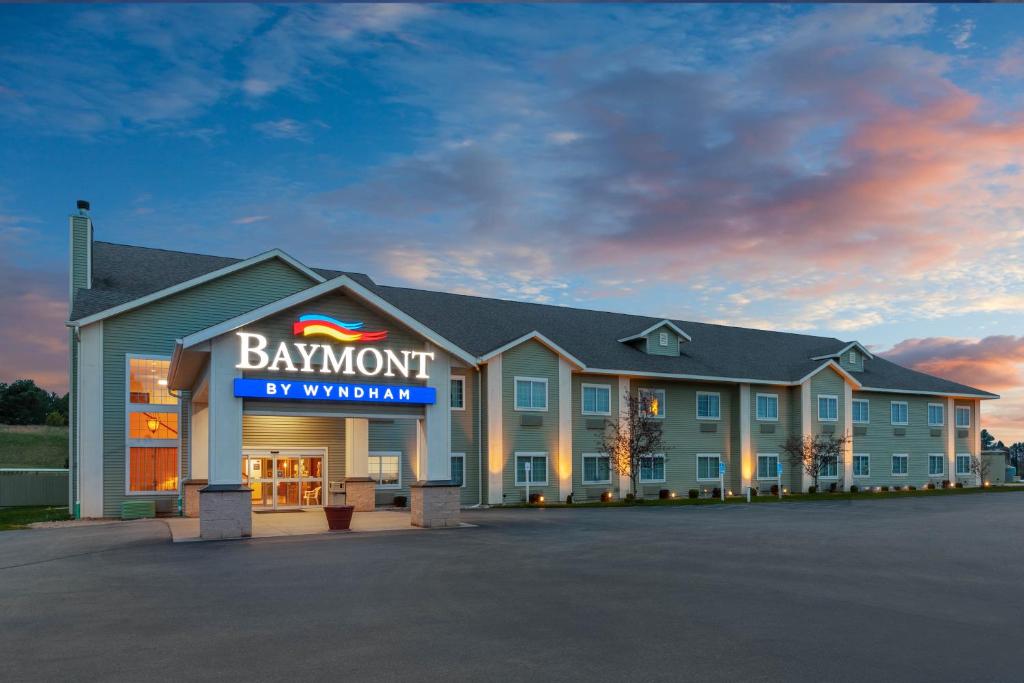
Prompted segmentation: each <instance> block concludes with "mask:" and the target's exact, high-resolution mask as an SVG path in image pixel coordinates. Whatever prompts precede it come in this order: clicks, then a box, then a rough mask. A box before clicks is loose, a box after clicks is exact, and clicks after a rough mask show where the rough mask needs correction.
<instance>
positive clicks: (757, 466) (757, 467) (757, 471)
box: [754, 453, 779, 481]
mask: <svg viewBox="0 0 1024 683" xmlns="http://www.w3.org/2000/svg"><path fill="white" fill-rule="evenodd" d="M761 458H774V459H775V467H773V468H772V474H771V476H769V477H762V476H761ZM754 479H756V480H757V481H779V454H778V453H758V454H757V456H756V459H755V460H754Z"/></svg>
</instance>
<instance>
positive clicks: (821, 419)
mask: <svg viewBox="0 0 1024 683" xmlns="http://www.w3.org/2000/svg"><path fill="white" fill-rule="evenodd" d="M823 398H824V399H829V400H832V401H835V403H836V416H835V417H822V416H821V399H823ZM838 421H839V397H838V396H836V395H835V394H818V422H838Z"/></svg>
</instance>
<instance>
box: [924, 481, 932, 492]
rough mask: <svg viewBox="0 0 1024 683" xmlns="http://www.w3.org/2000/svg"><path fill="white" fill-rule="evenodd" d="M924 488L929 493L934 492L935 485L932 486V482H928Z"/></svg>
mask: <svg viewBox="0 0 1024 683" xmlns="http://www.w3.org/2000/svg"><path fill="white" fill-rule="evenodd" d="M924 487H925V488H926V489H928V490H929V491H934V490H935V484H933V483H932V482H928V483H927V484H925V485H924Z"/></svg>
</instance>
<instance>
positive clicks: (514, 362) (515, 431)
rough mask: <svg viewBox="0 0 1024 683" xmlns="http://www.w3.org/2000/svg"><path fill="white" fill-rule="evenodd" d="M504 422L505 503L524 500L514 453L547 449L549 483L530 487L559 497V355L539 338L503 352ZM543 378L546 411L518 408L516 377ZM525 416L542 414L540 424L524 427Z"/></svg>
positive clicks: (532, 490)
mask: <svg viewBox="0 0 1024 683" xmlns="http://www.w3.org/2000/svg"><path fill="white" fill-rule="evenodd" d="M501 366H502V386H501V393H502V412H503V413H504V414H503V417H502V422H503V427H504V450H505V467H504V472H503V481H504V489H503V494H504V495H503V498H504V500H505V502H509V503H515V502H521V501H522V500H523V499H524V497H525V493H526V487H525V486H516V483H515V452H516V451H532V452H541V451H543V452H545V453H547V456H548V478H547V482H548V483H547V485H546V486H531V487H530V493H540V494H542V495H543V496H544V498H545V499H546V500H549V501H555V500H558V391H559V387H558V356H556V355H555V354H554V353H553V352H552V351H550V350H548V349H547V348H546V347H545V346H543V345H542V344H540V343H538V342H536V341H532V340H531V341H528V342H525V343H523V344H521V345H519V346H517V347H515V348H513V349H509V350H508V351H506V352H505V353H504V354H502V362H501ZM517 375H518V376H527V377H544V378H547V380H548V409H547V410H546V411H517V410H515V394H514V391H515V377H516V376H517ZM524 415H530V416H539V417H540V418H541V420H542V421H543V424H542V425H540V426H539V427H524V426H522V424H521V418H522V416H524Z"/></svg>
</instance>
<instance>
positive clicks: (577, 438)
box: [572, 374, 621, 501]
mask: <svg viewBox="0 0 1024 683" xmlns="http://www.w3.org/2000/svg"><path fill="white" fill-rule="evenodd" d="M584 384H604V385H607V386H608V387H610V389H611V401H610V407H611V415H610V416H601V415H584V414H583V389H582V387H583V385H584ZM620 400H621V396H620V391H619V380H618V378H617V377H610V376H608V375H577V374H574V375H573V376H572V490H573V496H574V498H575V499H577V500H581V501H582V500H600V498H601V493H602V492H604V491H607V490H609V489H610V490H613V491H616V492H618V488H619V483H618V475H617V474H615V472H611V483H608V484H590V485H587V486H584V485H583V454H584V453H600V452H601V442H602V437H603V436H604V432H605V430H604V429H589V428H588V427H587V421H588V420H601V421H602V422H603V424H607V422H609V421H614V420H616V416H617V415H618V414H619V402H620Z"/></svg>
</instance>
